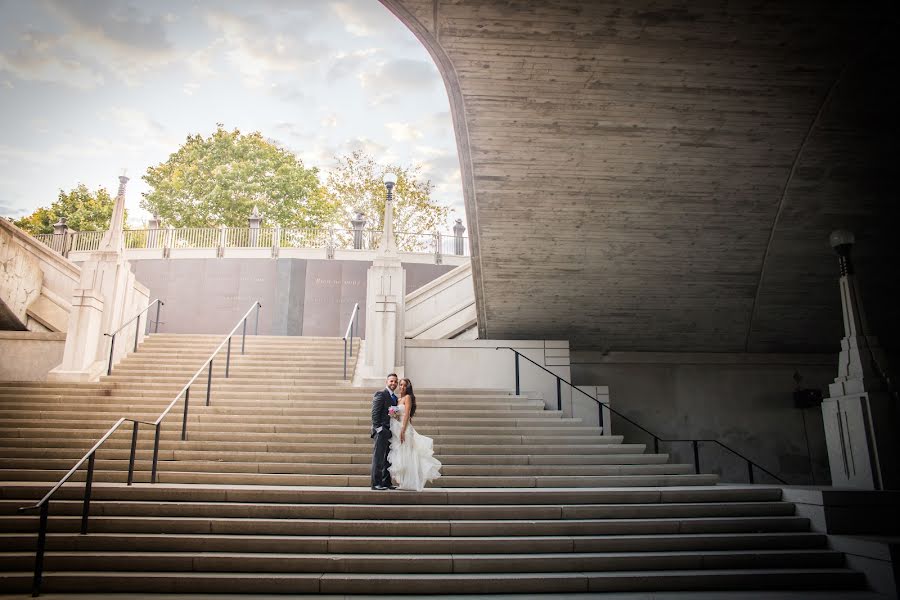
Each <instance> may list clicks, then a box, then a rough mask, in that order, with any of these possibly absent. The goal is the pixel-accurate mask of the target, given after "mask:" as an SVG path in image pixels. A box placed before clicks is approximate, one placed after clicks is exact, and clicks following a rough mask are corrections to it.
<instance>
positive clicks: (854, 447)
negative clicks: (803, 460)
mask: <svg viewBox="0 0 900 600" xmlns="http://www.w3.org/2000/svg"><path fill="white" fill-rule="evenodd" d="M853 241H854V240H853V235H852V234H851V233H849V232H844V231H835V232H833V233H832V234H831V245H832V246H833V247H834V249H835V251H836V252H837V253H838V258H839V262H840V267H841V277H840V293H841V308H842V310H843V316H844V338H843V339H842V340H841V352H840V355H839V358H838V376H837V377H836V378H835V380H834V383H832V384H831V385H829V386H828V393H829V397H828V398H826V399H825V400H824V401H823V402H822V417H823V421H824V426H825V441H826V444H827V446H828V461H829V466H830V468H831V483H832V485H834V486H849V487H856V488H863V489H874V490H884V489H898V487H900V476H898V475H900V474H898V470H900V469H898V467H900V464H898V452H900V448H898V444H897V436H896V433H897V410H898V407H897V402H896V400H895V398H894V397H892V394H891V393H890V391H889V390H888V386H887V382H888V380H887V372H888V368H887V359H886V357H885V354H884V352H883V351H882V349H881V347H880V346H879V344H878V339H877V338H876V337H875V336H874V335H872V334H871V333H870V332H869V330H868V324H867V322H866V317H865V312H864V310H863V304H862V296H861V295H860V290H859V286H858V284H857V282H856V276H855V275H854V272H853V263H852V262H851V259H850V250H851V247H852V245H853Z"/></svg>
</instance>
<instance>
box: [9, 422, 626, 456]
mask: <svg viewBox="0 0 900 600" xmlns="http://www.w3.org/2000/svg"><path fill="white" fill-rule="evenodd" d="M175 417H177V415H175ZM175 417H173V423H172V424H171V425H170V426H169V427H163V428H162V429H161V433H160V439H162V440H168V441H175V440H180V439H181V427H180V421H179V422H178V423H177V424H176V423H174V420H175ZM112 424H113V423H112V422H109V423H107V425H110V426H111V425H112ZM107 429H108V427H103V428H97V429H78V430H72V429H66V428H65V427H64V426H63V425H60V428H58V429H51V428H47V427H24V428H18V429H0V437H13V438H33V437H49V438H77V439H89V440H97V439H99V438H100V436H101V435H103V434H104V433H106V431H107ZM128 429H129V428H128V427H127V426H126V427H124V428H121V429H120V432H122V433H120V434H119V435H121V436H125V435H127V436H128V439H129V440H130V435H131V434H130V432H129V431H128ZM148 429H149V427H148V426H145V427H144V430H145V431H147V430H148ZM231 429H232V430H230V431H229V430H227V429H226V428H225V427H224V426H210V427H204V426H203V424H202V423H201V424H193V425H191V426H190V427H188V430H187V438H188V439H189V440H191V441H195V442H196V441H225V440H226V439H227V440H232V441H242V442H268V441H269V440H272V439H273V436H275V435H276V434H277V441H278V442H279V443H304V442H305V443H320V444H358V445H361V446H364V445H371V443H372V441H371V438H370V437H369V434H368V433H367V432H364V431H363V430H362V429H360V430H359V433H357V434H353V433H334V434H325V433H321V434H320V433H309V431H308V430H307V429H306V428H303V427H289V426H278V427H274V426H270V427H250V428H249V429H255V430H256V431H247V430H246V429H248V428H242V427H240V426H234V427H233V428H231ZM145 435H152V434H145ZM432 437H433V438H434V443H435V446H436V447H441V446H444V445H463V444H477V445H482V446H483V445H490V444H497V445H501V446H519V447H520V452H521V447H522V446H529V447H533V446H540V445H568V446H570V447H573V451H574V447H575V446H585V445H592V444H594V445H599V446H603V445H607V444H616V443H617V442H616V441H615V440H616V439H621V436H619V437H618V438H615V437H612V436H610V437H608V438H602V437H601V436H591V435H588V436H566V437H565V438H561V436H558V435H502V436H501V435H493V434H491V432H490V431H489V430H488V431H486V432H484V433H483V434H482V433H479V432H477V431H470V432H466V433H465V434H463V435H447V434H435V435H434V436H432ZM123 439H124V437H123Z"/></svg>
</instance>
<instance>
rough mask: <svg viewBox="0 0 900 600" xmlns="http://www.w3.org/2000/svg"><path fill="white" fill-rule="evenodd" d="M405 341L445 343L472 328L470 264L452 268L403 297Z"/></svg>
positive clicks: (472, 304)
mask: <svg viewBox="0 0 900 600" xmlns="http://www.w3.org/2000/svg"><path fill="white" fill-rule="evenodd" d="M404 326H405V327H406V337H408V338H417V339H429V340H436V339H448V338H453V337H456V336H457V335H458V334H459V333H461V332H463V331H466V330H467V329H471V328H473V327H475V326H476V319H475V289H474V288H473V287H472V264H471V263H466V264H464V265H460V266H459V267H456V268H455V269H453V270H452V271H449V272H447V273H445V274H443V275H442V276H440V277H438V278H437V279H434V280H433V281H431V282H429V283H427V284H425V285H423V286H422V287H420V288H419V289H417V290H415V291H414V292H412V293H411V294H409V295H408V296H407V297H406V314H405V315H404Z"/></svg>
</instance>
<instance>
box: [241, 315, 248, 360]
mask: <svg viewBox="0 0 900 600" xmlns="http://www.w3.org/2000/svg"><path fill="white" fill-rule="evenodd" d="M246 339H247V317H244V331H243V333H241V354H243V353H244V342H245V341H246Z"/></svg>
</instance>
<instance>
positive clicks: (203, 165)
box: [141, 124, 337, 228]
mask: <svg viewBox="0 0 900 600" xmlns="http://www.w3.org/2000/svg"><path fill="white" fill-rule="evenodd" d="M143 179H144V181H145V182H147V184H148V185H149V186H150V191H149V192H146V193H145V194H144V198H143V200H141V207H142V208H144V209H145V210H148V211H150V212H151V213H153V214H155V215H158V216H159V217H160V219H161V220H162V221H163V223H165V224H166V225H172V226H174V227H215V226H219V225H227V226H230V227H246V226H247V217H248V216H249V215H250V213H251V211H252V210H253V207H254V206H257V207H258V208H259V214H260V216H261V217H263V219H264V223H266V224H270V225H276V224H278V225H281V226H282V227H290V228H300V227H318V226H321V225H325V224H328V223H331V222H333V220H334V218H335V215H336V213H337V207H336V206H335V205H334V204H333V203H332V202H331V201H330V200H329V199H327V198H325V197H323V196H322V194H321V193H320V190H319V178H318V169H316V168H315V167H313V168H306V167H304V166H303V163H302V162H301V161H300V159H298V158H297V157H296V156H295V155H294V154H292V153H291V152H290V151H288V150H285V149H283V148H279V147H278V146H276V145H275V144H273V143H272V142H270V141H268V140H266V139H264V138H263V136H262V134H260V133H259V132H253V133H249V134H242V133H241V132H240V131H238V130H237V129H234V130H233V131H226V130H225V129H224V128H223V126H222V125H221V124H220V125H219V126H218V128H217V129H216V131H215V133H213V134H212V135H210V136H209V137H203V136H201V135H199V134H198V135H190V136H188V137H187V140H186V141H185V143H184V144H183V145H182V146H181V147H180V148H179V149H178V150H177V151H176V152H175V153H173V154H172V155H171V156H169V159H168V160H167V161H166V162H164V163H161V164H159V165H157V166H155V167H150V168H149V169H147V173H146V174H145V175H144V177H143Z"/></svg>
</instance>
